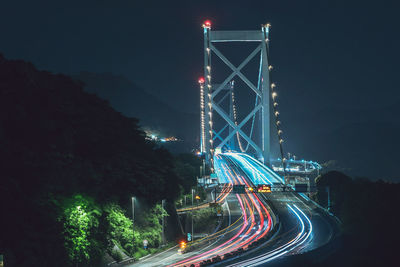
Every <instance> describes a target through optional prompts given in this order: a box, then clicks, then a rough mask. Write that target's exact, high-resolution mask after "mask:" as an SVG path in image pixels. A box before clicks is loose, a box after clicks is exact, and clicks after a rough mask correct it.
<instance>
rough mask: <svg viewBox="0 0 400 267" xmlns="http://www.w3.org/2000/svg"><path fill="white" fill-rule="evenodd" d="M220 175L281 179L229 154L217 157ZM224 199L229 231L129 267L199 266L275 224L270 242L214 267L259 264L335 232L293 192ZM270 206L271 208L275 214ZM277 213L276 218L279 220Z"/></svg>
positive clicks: (242, 180) (244, 180)
mask: <svg viewBox="0 0 400 267" xmlns="http://www.w3.org/2000/svg"><path fill="white" fill-rule="evenodd" d="M215 168H216V169H217V170H218V176H219V177H221V178H222V179H227V181H229V182H230V183H232V184H247V185H248V186H250V185H252V184H260V183H263V184H274V183H281V182H283V181H282V178H281V177H279V176H278V175H277V174H275V173H274V172H273V171H271V170H270V169H269V168H267V167H265V166H264V165H262V164H260V163H259V162H258V161H256V160H254V159H253V158H252V157H250V156H247V155H246V154H239V153H226V154H220V155H218V156H216V158H215ZM227 194H228V195H227V196H226V197H225V198H224V201H225V202H224V205H223V207H224V224H225V226H226V227H225V228H224V229H222V230H220V231H219V232H217V233H215V234H213V235H210V236H208V237H206V238H204V239H202V240H198V241H195V242H193V243H194V244H190V243H188V245H193V246H194V248H195V250H194V251H191V252H187V253H184V254H181V253H179V252H178V248H177V247H174V248H172V249H169V250H167V251H165V252H162V253H159V254H156V255H153V256H151V257H148V258H146V259H143V260H141V261H139V262H138V263H135V264H132V265H129V266H190V265H191V264H194V265H195V266H198V265H199V263H200V262H202V261H203V260H206V259H211V258H213V257H215V256H216V255H219V256H222V257H223V255H224V254H226V253H229V252H232V251H235V250H237V249H239V248H245V249H246V248H247V246H248V245H249V244H251V243H252V242H254V241H256V240H259V239H261V238H262V237H264V236H265V235H267V233H268V232H269V231H270V230H271V227H272V226H273V225H275V227H278V229H279V230H278V231H277V232H276V233H275V234H274V235H273V236H272V237H271V238H268V241H266V242H264V243H263V244H261V245H259V246H257V248H253V249H251V250H248V251H246V252H244V253H242V254H240V255H239V256H237V257H233V258H229V259H227V260H225V261H222V262H221V263H219V264H215V266H257V265H264V264H266V263H268V262H269V261H272V260H274V259H276V258H279V257H282V256H285V255H291V254H296V253H303V252H305V251H309V250H313V249H315V248H317V247H320V246H322V245H324V244H325V243H327V242H328V241H329V240H330V239H331V238H332V237H333V236H334V234H335V231H336V230H335V221H334V219H333V218H331V217H330V216H329V215H327V214H325V213H324V212H322V211H321V210H320V209H319V208H318V207H317V206H316V205H315V204H314V203H313V202H312V201H310V200H309V199H308V198H307V197H306V196H305V195H299V194H296V193H294V192H273V193H268V194H262V195H261V194H254V193H250V192H246V194H232V193H231V194H229V192H227ZM266 203H269V204H270V205H271V208H272V210H273V212H271V209H270V207H269V206H268V205H266ZM275 215H277V217H275Z"/></svg>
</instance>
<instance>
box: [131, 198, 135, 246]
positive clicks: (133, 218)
mask: <svg viewBox="0 0 400 267" xmlns="http://www.w3.org/2000/svg"><path fill="white" fill-rule="evenodd" d="M135 200H136V198H135V197H132V228H133V231H135ZM134 236H135V234H133V237H134ZM134 238H135V237H134ZM133 241H135V240H133Z"/></svg>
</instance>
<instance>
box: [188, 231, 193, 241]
mask: <svg viewBox="0 0 400 267" xmlns="http://www.w3.org/2000/svg"><path fill="white" fill-rule="evenodd" d="M187 241H188V242H190V241H192V234H191V233H187Z"/></svg>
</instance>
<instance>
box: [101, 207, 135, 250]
mask: <svg viewBox="0 0 400 267" xmlns="http://www.w3.org/2000/svg"><path fill="white" fill-rule="evenodd" d="M104 211H105V213H106V222H107V225H108V229H107V233H108V239H109V240H115V241H116V242H117V243H118V244H120V245H121V246H122V248H123V249H124V250H125V251H127V252H128V253H131V252H132V251H133V246H132V242H133V241H134V234H133V228H132V220H130V219H129V218H128V217H126V215H125V213H124V211H123V210H122V208H121V207H120V206H119V205H118V204H115V203H111V204H107V205H106V206H105V208H104Z"/></svg>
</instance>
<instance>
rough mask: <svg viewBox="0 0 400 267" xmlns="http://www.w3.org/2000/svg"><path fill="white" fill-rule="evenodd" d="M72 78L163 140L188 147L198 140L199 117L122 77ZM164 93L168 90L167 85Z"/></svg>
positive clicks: (85, 74)
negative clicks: (173, 138)
mask: <svg viewBox="0 0 400 267" xmlns="http://www.w3.org/2000/svg"><path fill="white" fill-rule="evenodd" d="M73 77H74V79H76V80H79V81H82V82H83V83H84V90H85V91H87V92H89V93H94V94H96V95H97V96H99V97H101V98H103V99H106V100H107V101H109V102H110V105H111V106H112V107H113V108H114V109H115V110H117V111H119V112H121V113H122V114H124V115H125V116H127V117H135V118H139V119H140V124H141V126H142V127H143V128H149V129H152V130H154V131H156V132H159V133H160V134H161V135H164V136H169V135H173V136H177V137H178V138H180V139H184V140H185V141H186V142H187V145H188V146H192V144H193V143H194V142H195V141H196V140H195V137H197V138H198V132H199V131H198V130H197V129H198V127H199V126H198V123H197V121H198V120H199V118H198V115H197V114H188V113H184V112H181V111H178V110H177V109H175V108H173V107H171V106H170V105H168V104H166V103H165V102H163V101H162V100H160V99H158V98H157V97H156V96H154V95H152V94H150V93H148V92H146V91H145V90H143V89H142V88H140V87H139V86H137V85H136V84H134V83H133V82H131V81H130V80H128V79H127V78H125V77H123V76H116V75H113V74H111V73H102V74H97V73H90V72H81V73H79V74H78V75H75V76H73ZM165 90H168V85H167V84H166V87H165ZM193 110H197V109H195V108H194V109H193Z"/></svg>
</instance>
